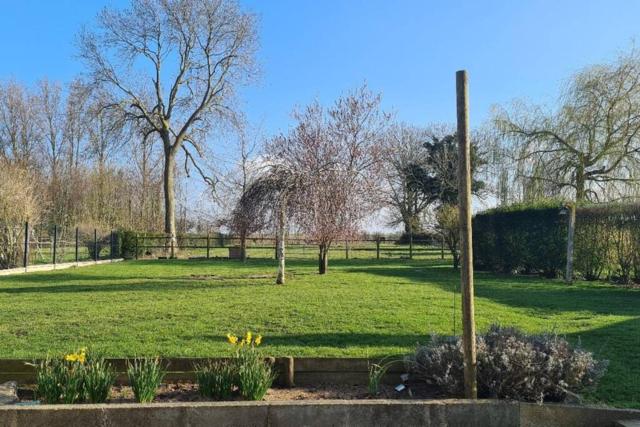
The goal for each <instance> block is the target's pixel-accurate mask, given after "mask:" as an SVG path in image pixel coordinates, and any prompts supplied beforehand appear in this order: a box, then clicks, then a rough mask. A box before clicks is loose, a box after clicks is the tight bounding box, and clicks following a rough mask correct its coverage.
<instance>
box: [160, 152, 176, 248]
mask: <svg viewBox="0 0 640 427" xmlns="http://www.w3.org/2000/svg"><path fill="white" fill-rule="evenodd" d="M163 173H164V232H165V234H166V235H167V237H168V239H167V242H166V244H167V249H168V250H169V256H170V257H171V258H175V257H176V250H177V243H178V242H177V239H176V194H175V191H176V189H175V153H174V152H173V150H172V149H171V148H165V154H164V171H163Z"/></svg>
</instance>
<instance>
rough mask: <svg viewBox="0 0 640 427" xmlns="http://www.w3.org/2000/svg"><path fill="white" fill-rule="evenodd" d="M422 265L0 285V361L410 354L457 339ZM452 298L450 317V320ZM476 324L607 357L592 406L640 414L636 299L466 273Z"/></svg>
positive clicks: (98, 270)
mask: <svg viewBox="0 0 640 427" xmlns="http://www.w3.org/2000/svg"><path fill="white" fill-rule="evenodd" d="M447 263H448V262H447V261H446V260H445V261H441V260H440V259H438V257H437V256H436V254H435V252H434V255H433V256H432V257H431V258H430V259H420V260H413V261H409V260H399V259H396V260H389V259H387V260H375V259H368V260H363V259H356V260H354V259H351V260H332V261H331V263H330V271H329V273H328V274H327V275H324V276H319V275H318V274H317V273H316V265H315V262H313V261H312V260H304V259H300V260H292V261H289V264H288V277H287V284H286V285H284V286H278V285H275V284H274V277H275V261H273V260H267V259H264V260H250V261H249V262H248V263H247V264H245V265H243V264H241V263H240V262H238V261H221V260H208V261H201V260H193V261H187V260H171V261H156V260H154V261H128V262H124V263H115V264H110V265H101V266H95V267H87V268H80V269H71V270H61V271H57V272H46V273H32V274H27V275H18V276H11V277H0V357H2V358H35V357H42V356H44V355H46V354H47V353H62V352H65V351H69V350H72V349H76V348H78V347H81V346H88V347H90V348H91V349H93V350H95V351H100V352H103V353H104V354H107V355H109V356H114V357H122V356H136V355H149V356H151V355H162V356H183V357H191V356H219V355H227V354H229V351H230V349H229V346H228V344H227V343H226V341H225V335H226V334H227V333H228V332H232V333H237V334H240V333H243V332H244V331H246V330H251V331H253V332H254V333H261V334H262V335H263V336H264V343H265V344H264V350H265V352H268V353H269V354H271V355H276V356H277V355H294V356H359V357H371V358H377V357H380V356H385V355H391V354H406V353H408V352H410V351H411V350H412V349H413V348H414V347H415V345H416V343H418V342H424V341H426V340H427V339H428V336H429V334H430V333H432V332H435V333H438V334H447V335H450V334H453V333H456V334H459V333H460V325H461V323H460V313H459V311H460V296H459V293H458V292H454V291H457V288H458V281H459V279H458V273H457V272H456V271H454V270H453V269H451V268H450V267H449V266H448V264H447ZM454 300H455V309H454ZM476 319H477V326H478V329H479V330H480V331H482V330H484V329H486V328H487V327H488V326H489V325H490V324H492V323H500V324H504V325H515V326H518V327H520V328H522V329H524V330H526V331H529V332H535V333H539V332H544V331H555V332H557V333H559V334H562V335H565V336H566V337H567V338H568V339H570V340H571V341H572V342H574V343H578V342H580V343H581V345H582V346H583V347H585V348H587V349H589V350H591V351H594V352H595V353H596V354H597V356H598V357H600V358H605V359H608V360H610V366H609V371H608V373H607V375H606V377H605V378H604V380H603V382H602V384H601V386H600V388H599V389H598V390H597V391H596V393H595V394H593V395H591V396H589V399H590V400H592V401H596V402H603V403H608V404H613V405H616V406H626V407H640V290H638V289H624V288H620V287H615V286H610V285H606V284H602V283H586V282H582V283H577V284H575V285H573V286H567V285H565V284H563V283H561V282H560V281H551V280H546V279H541V278H538V277H509V276H500V275H495V274H488V273H477V274H476Z"/></svg>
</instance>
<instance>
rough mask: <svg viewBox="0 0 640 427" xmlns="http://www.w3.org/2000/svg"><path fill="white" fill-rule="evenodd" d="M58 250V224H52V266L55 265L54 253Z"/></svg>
mask: <svg viewBox="0 0 640 427" xmlns="http://www.w3.org/2000/svg"><path fill="white" fill-rule="evenodd" d="M57 250H58V226H57V225H54V226H53V255H52V258H53V268H55V267H56V255H57Z"/></svg>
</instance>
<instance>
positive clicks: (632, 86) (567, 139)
mask: <svg viewBox="0 0 640 427" xmlns="http://www.w3.org/2000/svg"><path fill="white" fill-rule="evenodd" d="M494 124H495V127H496V129H497V130H498V131H499V133H500V135H501V137H502V138H504V139H505V140H506V144H507V145H508V149H507V151H508V152H509V153H510V154H511V156H512V160H513V161H514V163H515V170H516V174H515V177H514V178H515V179H516V181H518V183H519V185H520V186H521V188H522V190H523V195H524V196H525V197H526V198H537V197H539V196H540V195H545V196H554V195H561V196H564V197H571V198H573V199H574V200H575V201H576V202H584V201H592V202H600V201H611V200H619V199H625V198H629V197H632V196H634V195H636V194H637V184H638V177H639V176H640V175H639V174H638V172H640V56H639V55H638V52H636V51H635V50H634V51H632V52H631V53H629V54H628V55H624V56H621V57H619V58H618V59H617V60H616V61H615V62H613V63H611V64H602V65H594V66H591V67H588V68H585V69H583V70H582V71H580V72H578V73H577V74H575V75H574V76H573V77H572V79H571V80H570V81H569V83H568V85H567V86H566V87H565V88H564V90H563V91H562V93H561V95H560V97H559V99H558V102H557V106H556V107H555V108H553V109H550V110H546V109H545V108H543V107H542V106H537V105H526V104H524V103H517V104H514V105H513V106H512V107H511V108H510V109H499V110H498V111H497V112H496V114H495V117H494Z"/></svg>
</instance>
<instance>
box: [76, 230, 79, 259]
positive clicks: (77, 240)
mask: <svg viewBox="0 0 640 427" xmlns="http://www.w3.org/2000/svg"><path fill="white" fill-rule="evenodd" d="M79 241H80V231H79V230H78V227H76V264H78V255H79V254H78V243H79Z"/></svg>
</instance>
